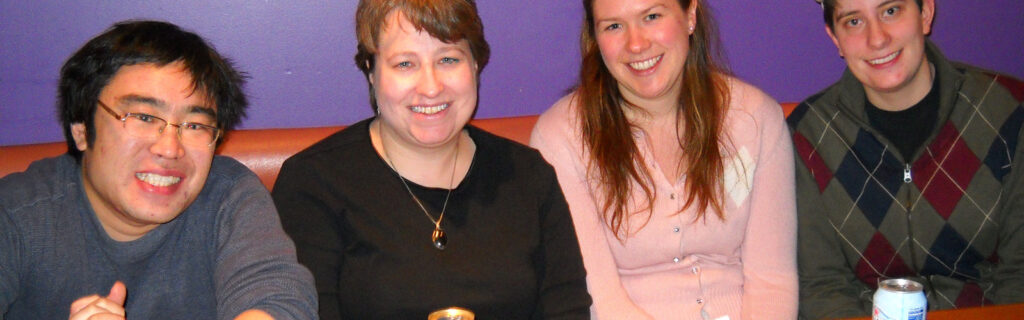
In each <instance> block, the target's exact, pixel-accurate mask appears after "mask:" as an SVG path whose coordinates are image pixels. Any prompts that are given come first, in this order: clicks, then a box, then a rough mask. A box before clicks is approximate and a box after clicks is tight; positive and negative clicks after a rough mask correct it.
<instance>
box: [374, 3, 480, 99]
mask: <svg viewBox="0 0 1024 320" xmlns="http://www.w3.org/2000/svg"><path fill="white" fill-rule="evenodd" d="M392 12H401V13H402V14H404V15H405V18H406V19H409V22H411V23H412V25H413V26H414V27H416V31H424V30H425V31H426V32H427V33H428V34H430V36H431V37H434V38H437V39H438V40H441V41H443V42H445V43H455V42H459V41H461V40H463V39H465V40H466V42H468V43H469V49H470V51H472V54H473V60H474V61H475V62H476V64H477V69H476V72H477V76H479V75H480V72H483V71H484V67H485V66H487V61H489V60H490V57H491V47H490V45H488V44H487V39H484V26H483V23H481V22H480V15H479V14H478V13H477V9H476V2H474V1H473V0H360V1H359V6H358V7H357V8H356V37H357V38H358V40H359V45H358V46H357V48H356V56H355V61H356V66H357V67H359V70H361V71H363V75H364V76H366V82H367V84H369V86H370V105H371V106H373V110H374V111H376V110H377V99H376V98H375V96H374V94H373V84H372V83H370V75H371V74H372V73H373V67H374V64H375V62H376V61H375V59H374V57H375V56H376V54H377V51H378V49H377V40H378V38H379V37H380V34H381V32H382V31H384V27H385V25H386V23H387V21H386V20H387V17H388V15H389V14H391V13H392ZM477 79H479V77H477Z"/></svg>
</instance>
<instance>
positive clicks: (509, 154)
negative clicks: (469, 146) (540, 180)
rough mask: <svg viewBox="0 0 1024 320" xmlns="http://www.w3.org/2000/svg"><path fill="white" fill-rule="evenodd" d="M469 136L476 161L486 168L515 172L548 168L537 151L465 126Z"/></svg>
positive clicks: (471, 126)
mask: <svg viewBox="0 0 1024 320" xmlns="http://www.w3.org/2000/svg"><path fill="white" fill-rule="evenodd" d="M466 128H467V129H468V130H469V135H470V137H471V138H472V139H473V142H474V143H476V147H477V155H478V156H480V158H478V160H481V161H482V162H483V163H487V164H488V165H487V167H492V168H505V169H504V170H508V171H517V170H516V169H517V168H520V169H526V168H529V169H527V170H534V169H540V168H542V167H549V166H548V164H547V162H546V161H544V158H543V157H541V155H540V152H538V151H537V149H534V148H531V147H528V146H526V145H523V144H521V143H519V142H515V141H512V140H509V139H506V138H503V137H501V136H498V135H495V134H493V133H490V132H487V131H486V130H483V129H480V128H477V127H474V126H473V125H467V126H466Z"/></svg>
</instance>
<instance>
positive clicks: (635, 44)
mask: <svg viewBox="0 0 1024 320" xmlns="http://www.w3.org/2000/svg"><path fill="white" fill-rule="evenodd" d="M628 30H629V32H628V35H627V36H628V37H629V39H628V41H629V42H627V44H626V45H627V46H628V48H629V51H630V52H633V53H641V52H643V51H644V50H647V48H648V47H650V46H651V41H650V40H648V39H647V35H646V34H645V33H644V31H643V30H641V29H640V28H629V29H628Z"/></svg>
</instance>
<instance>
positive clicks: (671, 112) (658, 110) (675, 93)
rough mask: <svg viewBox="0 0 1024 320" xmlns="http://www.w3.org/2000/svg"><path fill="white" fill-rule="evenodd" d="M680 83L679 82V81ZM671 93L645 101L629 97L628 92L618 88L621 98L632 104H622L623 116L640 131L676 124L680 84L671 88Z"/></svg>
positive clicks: (632, 96)
mask: <svg viewBox="0 0 1024 320" xmlns="http://www.w3.org/2000/svg"><path fill="white" fill-rule="evenodd" d="M680 81H681V80H680ZM671 88H673V89H671V91H670V92H667V93H666V94H662V95H659V96H658V97H654V98H651V99H645V98H641V97H637V96H635V95H631V94H630V93H629V91H628V90H625V89H623V88H621V87H620V88H619V92H621V93H622V98H623V99H624V100H625V101H627V102H629V103H632V104H633V105H632V106H630V105H628V104H625V103H624V104H623V105H622V106H620V107H621V108H622V112H623V114H625V116H626V119H628V120H629V122H630V123H632V124H633V125H636V126H639V127H640V128H641V129H649V128H652V127H659V126H663V125H667V123H676V116H677V115H678V114H679V95H680V94H681V90H682V89H681V83H679V84H676V85H673V86H671Z"/></svg>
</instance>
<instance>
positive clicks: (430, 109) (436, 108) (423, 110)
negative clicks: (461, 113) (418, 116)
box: [412, 103, 448, 115]
mask: <svg viewBox="0 0 1024 320" xmlns="http://www.w3.org/2000/svg"><path fill="white" fill-rule="evenodd" d="M444 109H448V104H447V103H445V104H442V105H436V106H433V107H421V106H416V107H412V112H415V113H422V114H427V115H430V114H435V113H438V112H441V111H444Z"/></svg>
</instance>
